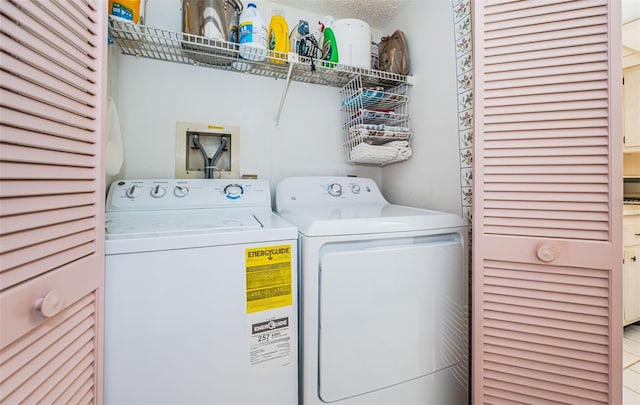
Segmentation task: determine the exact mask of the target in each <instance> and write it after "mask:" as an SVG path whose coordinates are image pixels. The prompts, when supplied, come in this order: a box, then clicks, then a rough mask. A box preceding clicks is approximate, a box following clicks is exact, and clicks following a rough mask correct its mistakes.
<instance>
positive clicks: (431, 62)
mask: <svg viewBox="0 0 640 405" xmlns="http://www.w3.org/2000/svg"><path fill="white" fill-rule="evenodd" d="M395 29H401V30H402V31H404V33H405V34H406V36H407V41H408V47H409V53H410V58H411V71H412V75H413V76H415V79H416V84H415V86H413V88H412V89H411V93H410V98H411V105H410V107H411V108H410V110H411V116H412V120H411V128H412V131H413V139H412V149H413V155H412V157H411V159H409V160H408V161H406V162H400V163H396V164H392V165H389V166H385V167H383V169H382V188H383V192H384V195H385V196H386V197H387V199H388V200H390V201H392V202H394V203H397V204H405V205H412V206H417V207H425V208H432V209H437V210H441V211H447V212H451V213H455V214H458V215H460V214H461V202H460V157H459V149H458V148H459V146H458V131H457V91H456V65H455V48H454V46H455V45H454V32H453V12H452V3H451V1H449V0H437V1H408V2H407V3H406V6H405V7H403V10H402V11H401V13H400V14H399V15H398V17H397V19H395V20H394V21H391V22H390V23H389V25H388V27H387V29H385V30H384V31H385V34H386V35H390V34H391V33H393V31H394V30H395ZM378 39H379V38H378Z"/></svg>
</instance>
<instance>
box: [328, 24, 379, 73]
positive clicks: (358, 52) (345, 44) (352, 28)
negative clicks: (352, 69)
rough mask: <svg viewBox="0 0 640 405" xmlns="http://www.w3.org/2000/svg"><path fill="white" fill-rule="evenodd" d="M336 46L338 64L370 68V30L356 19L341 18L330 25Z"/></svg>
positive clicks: (367, 25)
mask: <svg viewBox="0 0 640 405" xmlns="http://www.w3.org/2000/svg"><path fill="white" fill-rule="evenodd" d="M331 28H332V29H333V33H334V35H335V36H336V44H337V45H338V63H339V64H341V65H349V66H356V67H362V68H365V69H370V68H371V29H370V28H369V24H367V23H366V22H364V21H362V20H358V19H356V18H343V19H340V20H335V21H334V22H333V24H331Z"/></svg>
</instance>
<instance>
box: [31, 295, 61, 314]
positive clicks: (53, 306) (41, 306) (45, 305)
mask: <svg viewBox="0 0 640 405" xmlns="http://www.w3.org/2000/svg"><path fill="white" fill-rule="evenodd" d="M33 308H34V309H35V310H36V311H39V312H40V313H42V315H43V316H45V317H46V318H51V317H52V316H54V315H56V314H57V313H58V312H60V311H61V310H62V308H64V296H63V295H62V293H60V291H58V290H51V291H49V292H48V293H47V295H45V296H44V297H40V298H38V299H37V300H36V301H35V302H34V303H33Z"/></svg>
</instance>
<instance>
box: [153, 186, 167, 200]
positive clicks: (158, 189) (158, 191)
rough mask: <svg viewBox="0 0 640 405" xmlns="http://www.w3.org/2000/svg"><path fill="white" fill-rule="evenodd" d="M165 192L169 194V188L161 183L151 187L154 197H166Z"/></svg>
mask: <svg viewBox="0 0 640 405" xmlns="http://www.w3.org/2000/svg"><path fill="white" fill-rule="evenodd" d="M165 194H167V189H166V188H164V187H162V186H160V185H156V186H155V187H154V188H152V189H151V197H153V198H161V197H164V195H165Z"/></svg>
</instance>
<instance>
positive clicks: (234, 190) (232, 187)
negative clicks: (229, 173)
mask: <svg viewBox="0 0 640 405" xmlns="http://www.w3.org/2000/svg"><path fill="white" fill-rule="evenodd" d="M243 193H244V189H243V188H242V186H241V185H240V184H229V185H227V186H226V187H225V188H224V195H225V196H226V197H227V198H228V199H230V200H237V199H238V198H240V197H241V196H242V194H243Z"/></svg>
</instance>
